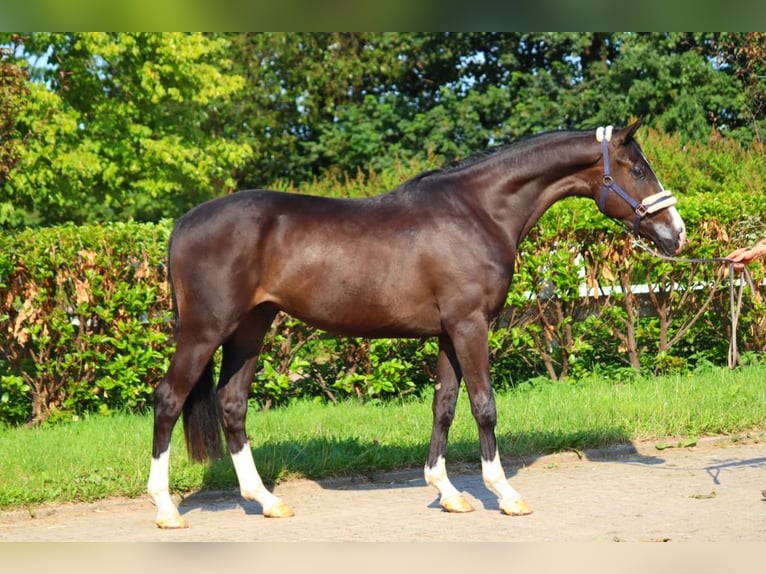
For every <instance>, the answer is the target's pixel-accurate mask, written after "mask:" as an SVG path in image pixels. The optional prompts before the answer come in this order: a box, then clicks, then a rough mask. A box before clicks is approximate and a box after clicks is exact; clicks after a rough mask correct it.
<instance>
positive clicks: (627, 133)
mask: <svg viewBox="0 0 766 574" xmlns="http://www.w3.org/2000/svg"><path fill="white" fill-rule="evenodd" d="M643 121H644V118H643V117H641V118H638V119H637V120H636V121H635V122H633V123H632V124H630V125H629V126H627V127H624V128H622V129H621V130H620V136H619V137H620V139H621V140H622V142H621V143H623V144H626V143H628V142H630V141H631V140H632V139H633V135H634V134H635V133H636V130H637V129H638V128H639V127H640V126H641V124H642V123H643Z"/></svg>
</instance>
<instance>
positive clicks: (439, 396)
mask: <svg viewBox="0 0 766 574" xmlns="http://www.w3.org/2000/svg"><path fill="white" fill-rule="evenodd" d="M460 378H461V374H460V366H459V365H458V362H457V358H456V357H455V350H454V348H453V346H452V341H450V339H449V338H448V337H447V336H442V337H441V338H440V339H439V357H438V359H437V361H436V387H435V391H434V401H433V417H434V421H433V429H432V431H431V444H430V446H429V449H428V460H427V461H426V467H425V470H424V474H425V479H426V482H427V483H428V484H430V485H431V486H433V487H434V488H436V490H438V491H439V504H440V505H441V507H442V508H444V510H447V511H449V512H470V511H472V510H473V507H472V506H471V505H470V504H469V503H468V501H467V500H466V499H465V498H464V497H463V495H462V494H461V493H460V492H458V490H457V489H456V488H455V487H454V486H453V484H452V482H450V479H449V478H448V477H447V467H446V463H445V454H446V451H447V436H448V434H449V428H450V426H451V425H452V420H453V419H454V418H455V405H456V403H457V395H458V388H459V386H460Z"/></svg>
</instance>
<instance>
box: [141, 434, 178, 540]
mask: <svg viewBox="0 0 766 574" xmlns="http://www.w3.org/2000/svg"><path fill="white" fill-rule="evenodd" d="M169 468H170V448H168V449H167V450H166V451H165V452H163V453H161V454H160V456H159V458H154V457H152V466H151V469H150V470H149V481H148V483H147V490H148V491H149V497H150V498H151V500H152V502H153V503H154V505H155V506H156V507H157V518H156V519H155V522H156V523H157V526H159V527H160V528H186V521H185V520H184V519H183V518H182V517H181V515H180V514H179V512H178V509H177V508H176V505H175V504H174V503H173V499H172V498H171V497H170V481H169V475H168V472H169Z"/></svg>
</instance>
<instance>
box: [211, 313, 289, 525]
mask: <svg viewBox="0 0 766 574" xmlns="http://www.w3.org/2000/svg"><path fill="white" fill-rule="evenodd" d="M275 315H276V309H274V308H270V307H265V306H262V307H257V308H256V309H254V310H252V311H251V312H250V313H249V314H248V315H247V316H246V317H245V318H244V319H243V320H242V321H241V322H240V324H239V326H238V328H237V330H236V331H235V332H234V333H233V334H232V335H231V336H230V337H229V338H228V339H227V341H226V342H225V343H224V345H223V358H222V363H221V378H220V382H219V386H218V396H219V398H220V403H221V409H222V411H223V428H224V433H225V434H226V439H227V442H228V444H229V450H230V452H231V459H232V462H233V463H234V469H235V471H236V472H237V479H238V481H239V487H240V492H241V493H242V497H243V498H245V499H246V500H255V501H257V502H258V503H259V504H260V505H261V507H262V508H263V515H264V516H268V517H273V518H281V517H287V516H292V515H293V511H292V509H291V508H290V507H289V506H287V505H286V504H285V503H284V502H282V500H281V499H280V498H279V497H277V496H274V495H273V494H272V493H270V492H269V491H268V490H267V489H266V487H265V486H264V484H263V481H262V480H261V477H260V475H259V474H258V470H257V469H256V467H255V461H254V460H253V453H252V450H251V449H250V443H249V442H248V440H247V434H246V433H245V419H246V416H247V398H248V393H249V390H250V385H251V383H252V381H253V375H254V374H255V370H256V368H257V364H258V355H259V353H260V351H261V345H262V343H263V338H264V336H265V335H266V332H267V331H268V329H269V327H270V326H271V322H272V320H273V319H274V316H275Z"/></svg>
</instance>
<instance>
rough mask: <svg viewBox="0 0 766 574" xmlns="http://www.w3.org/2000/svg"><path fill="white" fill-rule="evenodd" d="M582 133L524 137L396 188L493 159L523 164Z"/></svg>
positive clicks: (573, 132)
mask: <svg viewBox="0 0 766 574" xmlns="http://www.w3.org/2000/svg"><path fill="white" fill-rule="evenodd" d="M584 133H586V132H584V131H577V130H552V131H547V132H541V133H538V134H533V135H529V136H524V137H521V138H519V139H517V140H514V141H511V142H508V143H503V144H499V145H495V146H492V147H489V148H487V149H485V150H482V151H479V152H476V153H473V154H471V155H469V156H467V157H465V158H461V159H457V160H452V161H448V162H447V163H445V164H444V165H443V166H442V167H441V168H437V169H432V170H428V171H424V172H422V173H419V174H418V175H416V176H414V177H412V178H410V179H408V180H407V181H405V182H403V183H402V184H401V185H400V186H399V187H398V189H399V190H406V189H411V188H413V187H417V186H418V185H419V184H420V183H421V182H422V181H423V180H426V179H430V178H435V177H440V176H451V175H455V174H457V173H460V172H462V171H464V170H469V169H471V168H472V167H474V166H476V165H479V164H481V163H484V162H486V161H492V160H494V159H500V158H502V159H503V161H512V162H517V163H523V162H524V161H525V158H526V156H527V155H528V154H530V153H540V146H541V145H545V146H546V150H545V153H556V148H557V146H556V145H555V143H556V142H558V141H563V140H564V139H567V138H570V137H572V136H575V135H581V134H584Z"/></svg>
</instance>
